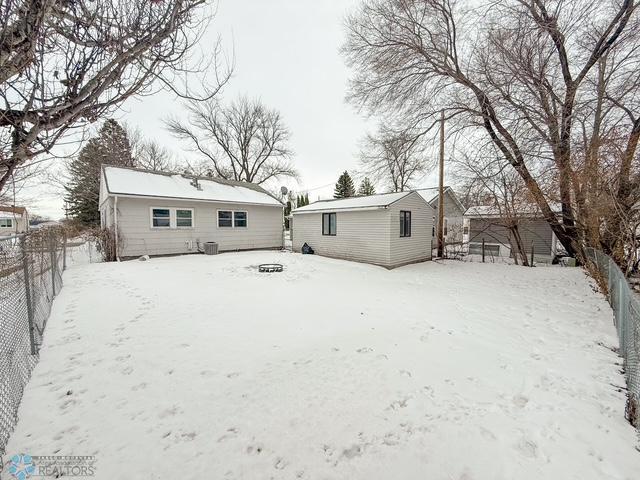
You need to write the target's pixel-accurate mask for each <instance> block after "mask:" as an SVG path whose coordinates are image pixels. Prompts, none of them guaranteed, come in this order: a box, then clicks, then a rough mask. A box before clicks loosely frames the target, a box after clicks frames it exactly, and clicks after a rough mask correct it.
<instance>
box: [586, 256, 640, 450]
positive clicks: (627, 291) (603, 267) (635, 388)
mask: <svg viewBox="0 0 640 480" xmlns="http://www.w3.org/2000/svg"><path fill="white" fill-rule="evenodd" d="M587 256H588V257H589V259H590V260H591V261H593V263H594V265H595V267H596V268H597V271H598V272H599V273H600V275H601V277H602V278H601V280H602V281H603V283H605V284H606V286H607V292H608V295H607V297H608V300H609V303H610V304H611V308H613V313H614V318H615V326H616V329H617V330H618V338H619V340H620V354H621V355H622V357H623V358H624V373H625V376H626V379H627V390H628V401H627V406H626V409H625V414H626V417H627V419H628V420H629V421H630V422H631V424H633V425H634V426H635V427H636V428H638V429H639V430H638V434H639V438H640V297H639V296H638V294H636V293H635V292H634V291H633V290H632V289H631V287H630V285H629V283H628V282H627V279H626V278H625V276H624V274H623V273H622V270H620V268H619V267H618V266H617V265H616V264H615V262H614V261H613V259H612V258H611V257H609V256H608V255H606V254H604V253H602V252H601V251H599V250H595V249H593V248H588V249H587Z"/></svg>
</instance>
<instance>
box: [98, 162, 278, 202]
mask: <svg viewBox="0 0 640 480" xmlns="http://www.w3.org/2000/svg"><path fill="white" fill-rule="evenodd" d="M102 170H103V175H104V180H105V186H106V190H107V192H108V193H109V194H111V195H126V196H139V197H159V198H175V199H181V200H197V201H208V202H224V203H244V204H253V205H271V206H278V207H281V206H282V203H281V202H280V201H279V200H278V199H276V198H275V197H273V196H272V195H271V194H270V193H269V192H267V191H266V190H265V189H264V188H262V187H260V186H258V185H256V184H253V183H248V182H237V181H232V180H223V179H218V178H208V177H191V176H185V175H180V174H173V173H163V172H152V171H148V170H139V169H135V168H122V167H112V166H108V165H104V166H103V167H102ZM194 178H197V181H198V184H199V185H200V188H199V189H198V188H197V187H196V186H194Z"/></svg>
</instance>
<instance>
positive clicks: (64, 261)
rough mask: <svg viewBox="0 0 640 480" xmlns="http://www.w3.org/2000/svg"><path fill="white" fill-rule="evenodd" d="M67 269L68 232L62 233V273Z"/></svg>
mask: <svg viewBox="0 0 640 480" xmlns="http://www.w3.org/2000/svg"><path fill="white" fill-rule="evenodd" d="M66 269H67V232H66V231H64V232H63V233H62V271H63V272H64V271H65V270H66Z"/></svg>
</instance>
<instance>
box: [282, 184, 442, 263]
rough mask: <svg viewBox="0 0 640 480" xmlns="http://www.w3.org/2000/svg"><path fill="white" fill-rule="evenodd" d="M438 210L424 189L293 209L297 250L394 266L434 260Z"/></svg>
mask: <svg viewBox="0 0 640 480" xmlns="http://www.w3.org/2000/svg"><path fill="white" fill-rule="evenodd" d="M434 212H435V210H434V208H433V207H432V206H431V205H429V203H428V202H427V201H426V200H425V198H424V197H423V196H422V195H420V194H419V193H418V192H415V191H409V192H399V193H386V194H380V195H370V196H366V197H351V198H344V199H338V200H322V201H318V202H315V203H312V204H309V205H306V206H304V207H301V208H297V209H295V210H293V212H292V219H293V225H292V226H293V228H292V243H293V250H294V251H296V252H299V251H301V250H302V246H303V245H304V244H305V243H307V244H308V245H309V246H310V247H311V248H313V249H314V251H315V253H316V254H318V255H324V256H327V257H334V258H342V259H346V260H354V261H358V262H366V263H372V264H375V265H381V266H383V267H387V268H394V267H398V266H400V265H406V264H409V263H415V262H422V261H425V260H429V259H430V258H431V248H432V242H433V218H434Z"/></svg>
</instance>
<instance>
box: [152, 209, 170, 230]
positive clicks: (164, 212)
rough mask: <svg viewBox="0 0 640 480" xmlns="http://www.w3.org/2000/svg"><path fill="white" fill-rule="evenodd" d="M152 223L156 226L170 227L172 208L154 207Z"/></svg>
mask: <svg viewBox="0 0 640 480" xmlns="http://www.w3.org/2000/svg"><path fill="white" fill-rule="evenodd" d="M151 225H152V226H153V227H154V228H169V227H170V226H171V210H169V209H168V208H154V209H152V211H151Z"/></svg>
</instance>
